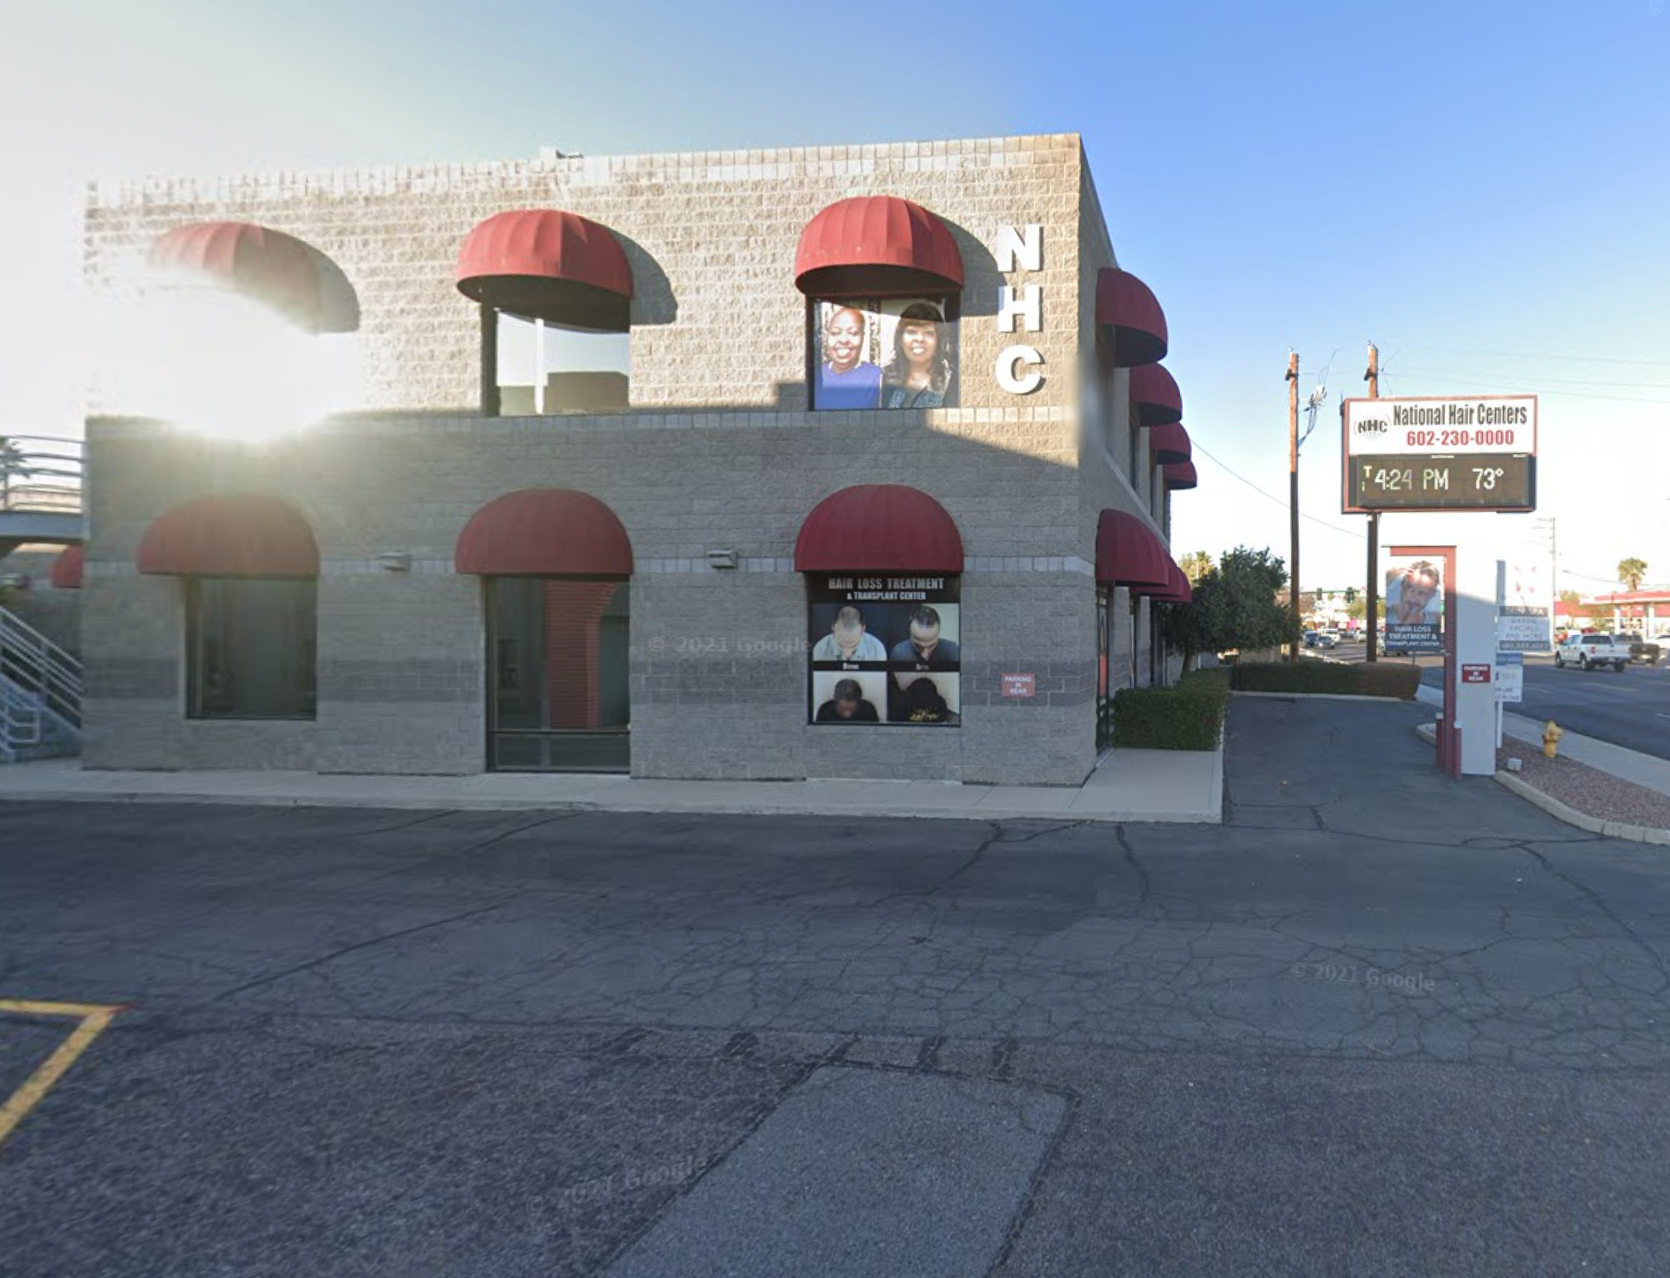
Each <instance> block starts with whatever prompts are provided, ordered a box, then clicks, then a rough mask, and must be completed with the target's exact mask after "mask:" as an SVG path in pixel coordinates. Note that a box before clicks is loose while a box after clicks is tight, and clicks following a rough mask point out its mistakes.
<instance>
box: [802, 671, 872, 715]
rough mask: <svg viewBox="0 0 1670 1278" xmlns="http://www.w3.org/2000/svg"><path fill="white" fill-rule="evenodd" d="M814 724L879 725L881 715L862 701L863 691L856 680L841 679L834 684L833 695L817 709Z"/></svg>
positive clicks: (870, 704)
mask: <svg viewBox="0 0 1670 1278" xmlns="http://www.w3.org/2000/svg"><path fill="white" fill-rule="evenodd" d="M812 722H814V723H880V722H881V715H880V714H879V713H878V712H877V710H876V708H875V706H874V705H873V704H872V703H871V702H869V701H866V700H865V699H864V690H863V688H861V687H859V684H858V680H856V679H841V680H838V681H837V682H836V684H835V688H834V695H833V696H832V697H830V699H829V700H828V701H825V702H824V703H823V704H822V705H821V706H819V707H818V713H817V717H816V718H815V719H813V720H812Z"/></svg>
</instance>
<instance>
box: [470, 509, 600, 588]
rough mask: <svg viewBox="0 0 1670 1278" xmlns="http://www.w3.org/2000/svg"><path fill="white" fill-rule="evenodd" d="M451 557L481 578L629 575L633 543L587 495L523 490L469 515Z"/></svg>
mask: <svg viewBox="0 0 1670 1278" xmlns="http://www.w3.org/2000/svg"><path fill="white" fill-rule="evenodd" d="M452 559H453V570H454V571H455V572H460V573H473V574H475V575H477V576H482V577H630V576H631V575H632V542H631V539H630V538H628V537H627V535H626V528H625V526H624V525H622V523H621V522H620V517H619V516H618V515H616V514H615V512H614V511H612V510H610V509H609V507H608V506H606V505H604V504H603V503H602V502H600V501H599V500H598V499H597V498H595V497H593V496H592V495H591V494H590V493H582V492H577V491H575V490H574V489H572V488H524V489H523V490H522V491H521V492H515V493H506V494H505V495H504V496H503V497H495V498H494V499H493V500H492V501H490V502H488V503H487V504H486V505H485V506H483V507H482V508H481V509H480V510H478V511H476V513H475V514H473V515H471V516H470V521H469V523H467V524H465V525H464V531H463V532H461V533H459V534H458V545H457V547H456V548H455V549H454V551H453V556H452Z"/></svg>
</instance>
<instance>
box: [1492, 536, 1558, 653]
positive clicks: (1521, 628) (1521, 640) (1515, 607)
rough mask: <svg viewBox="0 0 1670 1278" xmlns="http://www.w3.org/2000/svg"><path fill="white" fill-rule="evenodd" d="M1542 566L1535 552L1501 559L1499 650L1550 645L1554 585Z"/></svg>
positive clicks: (1529, 649)
mask: <svg viewBox="0 0 1670 1278" xmlns="http://www.w3.org/2000/svg"><path fill="white" fill-rule="evenodd" d="M1545 568H1546V565H1545V564H1544V563H1543V562H1542V560H1541V559H1540V558H1539V557H1537V556H1535V555H1530V556H1521V557H1519V558H1517V559H1510V560H1507V561H1506V562H1503V563H1501V565H1500V575H1499V577H1498V579H1497V590H1496V647H1497V648H1498V649H1499V650H1500V651H1502V652H1548V651H1550V650H1552V649H1553V647H1554V624H1553V623H1554V589H1553V582H1552V579H1551V574H1550V573H1549V572H1547V571H1545Z"/></svg>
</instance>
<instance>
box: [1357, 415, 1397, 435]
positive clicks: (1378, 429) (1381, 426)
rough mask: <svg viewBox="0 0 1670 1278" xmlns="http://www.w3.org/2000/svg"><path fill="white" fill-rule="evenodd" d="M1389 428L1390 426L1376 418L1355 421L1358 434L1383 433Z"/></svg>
mask: <svg viewBox="0 0 1670 1278" xmlns="http://www.w3.org/2000/svg"><path fill="white" fill-rule="evenodd" d="M1389 430H1391V427H1389V426H1387V425H1386V423H1385V422H1384V421H1382V420H1380V419H1378V418H1375V419H1372V420H1369V421H1363V422H1358V423H1357V433H1358V434H1359V435H1384V434H1386V433H1387V432H1388V431H1389Z"/></svg>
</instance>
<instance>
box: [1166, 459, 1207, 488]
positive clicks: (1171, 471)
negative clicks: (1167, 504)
mask: <svg viewBox="0 0 1670 1278" xmlns="http://www.w3.org/2000/svg"><path fill="white" fill-rule="evenodd" d="M1160 470H1161V472H1162V473H1163V474H1164V475H1165V481H1166V487H1167V488H1193V487H1194V486H1195V485H1196V484H1197V483H1198V482H1199V481H1198V480H1197V479H1196V477H1195V464H1194V463H1193V462H1192V461H1186V462H1172V463H1171V464H1169V465H1166V466H1161V467H1160Z"/></svg>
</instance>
